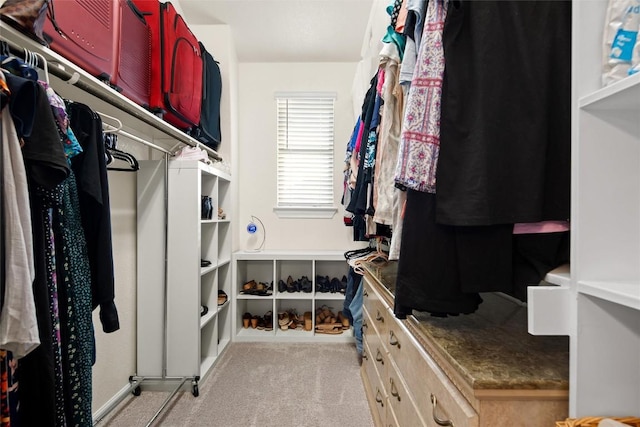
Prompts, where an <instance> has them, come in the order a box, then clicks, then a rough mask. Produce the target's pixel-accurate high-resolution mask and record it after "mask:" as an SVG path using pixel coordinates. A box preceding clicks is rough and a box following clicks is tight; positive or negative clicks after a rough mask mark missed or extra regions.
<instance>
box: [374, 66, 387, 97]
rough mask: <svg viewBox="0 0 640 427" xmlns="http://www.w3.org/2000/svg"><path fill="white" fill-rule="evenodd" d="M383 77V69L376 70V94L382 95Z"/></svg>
mask: <svg viewBox="0 0 640 427" xmlns="http://www.w3.org/2000/svg"><path fill="white" fill-rule="evenodd" d="M385 75H386V74H385V70H384V68H380V69H379V70H378V84H377V85H376V92H378V94H381V93H382V85H384V79H385Z"/></svg>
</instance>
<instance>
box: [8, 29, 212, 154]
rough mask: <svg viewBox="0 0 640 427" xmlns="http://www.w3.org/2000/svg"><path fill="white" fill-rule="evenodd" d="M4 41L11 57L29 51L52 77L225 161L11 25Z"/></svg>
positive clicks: (23, 54)
mask: <svg viewBox="0 0 640 427" xmlns="http://www.w3.org/2000/svg"><path fill="white" fill-rule="evenodd" d="M0 30H1V31H0V40H2V41H4V42H5V43H7V45H8V46H9V49H10V51H11V53H12V54H13V55H15V56H18V57H21V58H23V59H24V56H25V50H26V51H30V52H34V53H37V54H38V55H37V56H36V57H37V58H38V64H37V66H38V68H40V69H43V70H44V67H45V63H46V62H48V63H49V64H48V66H47V68H48V73H47V74H48V75H53V76H55V77H57V78H59V79H61V80H63V81H64V82H66V83H68V84H72V85H74V86H76V87H78V88H79V89H81V90H82V91H84V92H87V93H89V94H91V95H93V96H95V97H96V98H98V99H100V100H102V101H104V102H106V103H108V104H110V105H113V106H114V107H116V108H118V109H121V110H122V111H123V112H125V113H126V114H128V115H130V116H133V117H135V118H137V119H139V120H141V121H143V122H144V123H146V124H148V125H150V126H152V127H153V128H155V129H158V130H160V131H162V132H164V133H165V134H167V135H168V136H170V137H172V138H175V139H177V140H178V141H180V142H181V143H182V144H185V145H190V146H191V147H199V148H201V149H203V150H205V152H206V153H207V154H208V155H209V157H211V158H212V159H214V160H218V161H221V160H222V157H220V155H219V154H218V153H217V152H216V151H214V150H212V149H211V148H209V147H208V146H206V145H204V144H201V143H200V142H199V141H197V140H195V139H193V138H192V137H190V136H189V135H187V134H185V133H184V132H183V131H181V130H179V129H178V128H176V127H173V126H171V125H169V124H168V123H166V122H164V121H162V119H160V118H159V117H157V116H156V115H154V114H153V113H151V112H150V111H147V110H145V109H144V108H142V107H140V106H139V105H137V104H135V103H134V102H133V101H130V100H129V99H127V98H125V97H124V96H122V95H121V94H119V93H118V92H116V91H115V90H113V89H111V88H110V87H108V86H107V85H105V84H104V83H102V82H100V81H98V80H97V79H96V78H95V77H93V76H92V75H90V74H89V73H87V72H86V71H84V70H83V69H81V68H79V67H78V66H76V65H74V64H72V63H71V62H69V61H68V60H66V59H65V58H63V57H62V56H60V55H58V54H57V53H55V52H53V51H51V50H50V49H47V48H45V47H43V46H41V45H39V44H38V43H37V42H35V41H33V40H31V39H28V38H26V37H25V36H23V35H22V34H20V33H18V32H17V31H16V30H15V29H13V28H11V27H10V26H9V25H7V24H5V23H4V22H1V21H0Z"/></svg>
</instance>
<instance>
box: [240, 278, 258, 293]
mask: <svg viewBox="0 0 640 427" xmlns="http://www.w3.org/2000/svg"><path fill="white" fill-rule="evenodd" d="M257 286H258V284H257V283H256V281H255V280H249V281H248V282H246V283H245V284H244V285H242V293H245V294H251V293H252V292H253V291H255V290H256V287H257Z"/></svg>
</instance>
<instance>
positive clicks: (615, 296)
mask: <svg viewBox="0 0 640 427" xmlns="http://www.w3.org/2000/svg"><path fill="white" fill-rule="evenodd" d="M578 291H579V292H580V293H581V294H583V295H591V296H594V297H597V298H600V299H603V300H605V301H610V302H614V303H616V304H620V305H623V306H625V307H630V308H633V309H635V310H640V282H638V281H635V282H631V281H627V282H622V281H620V282H614V281H601V282H596V281H584V282H582V281H581V282H578Z"/></svg>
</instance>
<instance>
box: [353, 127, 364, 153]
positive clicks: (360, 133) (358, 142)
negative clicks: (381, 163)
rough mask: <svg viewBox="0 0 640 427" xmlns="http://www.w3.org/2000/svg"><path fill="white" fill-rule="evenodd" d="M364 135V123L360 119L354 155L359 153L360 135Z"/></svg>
mask: <svg viewBox="0 0 640 427" xmlns="http://www.w3.org/2000/svg"><path fill="white" fill-rule="evenodd" d="M363 133H364V122H363V121H362V119H360V129H358V137H357V139H356V146H355V148H354V149H353V152H354V153H359V152H360V142H362V134H363Z"/></svg>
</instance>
